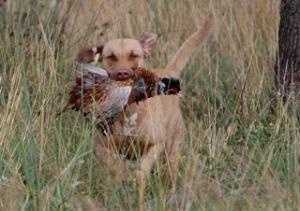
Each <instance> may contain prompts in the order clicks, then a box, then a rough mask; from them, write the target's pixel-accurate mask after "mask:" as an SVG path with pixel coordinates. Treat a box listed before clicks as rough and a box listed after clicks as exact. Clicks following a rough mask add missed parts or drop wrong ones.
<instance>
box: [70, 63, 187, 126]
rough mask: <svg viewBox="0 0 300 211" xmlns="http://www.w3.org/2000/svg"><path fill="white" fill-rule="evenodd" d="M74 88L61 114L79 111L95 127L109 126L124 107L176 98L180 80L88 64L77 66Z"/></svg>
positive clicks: (140, 70)
mask: <svg viewBox="0 0 300 211" xmlns="http://www.w3.org/2000/svg"><path fill="white" fill-rule="evenodd" d="M76 69H77V73H76V80H75V84H74V85H73V87H72V89H71V91H70V92H69V100H68V103H67V105H66V107H65V109H64V110H66V109H72V110H76V111H80V112H81V113H83V114H84V115H88V116H92V119H94V120H96V122H97V123H100V124H103V123H105V124H106V125H107V124H108V125H112V124H113V123H114V121H115V119H116V118H117V117H118V115H119V114H120V113H122V112H123V111H124V110H125V109H126V106H128V105H130V104H133V103H139V102H140V101H144V100H146V99H148V98H151V97H154V96H156V95H176V94H178V93H179V92H180V91H181V84H180V80H179V79H176V78H168V77H164V78H160V77H158V76H157V75H156V74H155V73H153V72H152V71H151V70H147V69H145V68H136V69H122V70H118V71H115V70H114V71H109V70H104V69H102V68H99V67H96V66H94V65H91V64H77V68H76Z"/></svg>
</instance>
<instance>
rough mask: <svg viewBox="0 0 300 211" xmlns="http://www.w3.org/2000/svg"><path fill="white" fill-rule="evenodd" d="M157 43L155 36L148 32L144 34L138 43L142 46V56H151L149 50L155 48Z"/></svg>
mask: <svg viewBox="0 0 300 211" xmlns="http://www.w3.org/2000/svg"><path fill="white" fill-rule="evenodd" d="M156 42H157V35H156V34H154V33H150V32H145V33H143V34H142V36H141V38H140V43H141V45H142V48H143V51H144V56H145V57H148V56H150V54H151V50H152V49H153V48H154V47H155V45H156Z"/></svg>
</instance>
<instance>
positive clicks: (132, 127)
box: [117, 104, 147, 137]
mask: <svg viewBox="0 0 300 211" xmlns="http://www.w3.org/2000/svg"><path fill="white" fill-rule="evenodd" d="M146 112H147V111H146V110H145V109H144V108H143V107H142V106H141V105H140V104H139V105H133V106H130V107H129V108H128V109H127V110H126V112H124V114H123V116H122V120H121V121H120V122H119V126H118V128H117V132H118V134H119V135H122V136H130V137H137V136H139V134H140V129H141V128H140V127H141V122H143V119H144V117H145V113H146Z"/></svg>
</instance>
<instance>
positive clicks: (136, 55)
mask: <svg viewBox="0 0 300 211" xmlns="http://www.w3.org/2000/svg"><path fill="white" fill-rule="evenodd" d="M138 57H140V56H139V55H138V54H135V53H131V54H130V55H129V58H131V59H135V58H138Z"/></svg>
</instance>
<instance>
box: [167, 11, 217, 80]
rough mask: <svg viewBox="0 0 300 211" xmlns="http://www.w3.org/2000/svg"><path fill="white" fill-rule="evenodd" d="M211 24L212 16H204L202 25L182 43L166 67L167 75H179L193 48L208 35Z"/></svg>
mask: <svg viewBox="0 0 300 211" xmlns="http://www.w3.org/2000/svg"><path fill="white" fill-rule="evenodd" d="M212 25H213V18H212V17H211V16H209V17H207V18H206V20H205V22H204V24H203V26H202V27H201V28H199V29H198V30H197V31H196V32H195V33H194V34H192V35H191V36H190V37H189V38H188V39H187V40H186V41H185V42H184V43H183V44H182V46H181V47H180V48H179V50H178V51H177V53H176V54H175V55H174V57H173V58H172V59H171V60H170V62H169V63H168V65H167V67H166V73H167V74H168V75H170V76H173V77H179V76H180V74H181V72H182V70H183V68H184V67H185V65H186V63H187V62H188V60H189V59H190V57H191V56H192V54H193V53H194V51H195V49H197V47H199V45H200V44H201V43H203V42H204V41H205V40H206V38H207V37H208V35H209V33H210V30H211V27H212Z"/></svg>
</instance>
